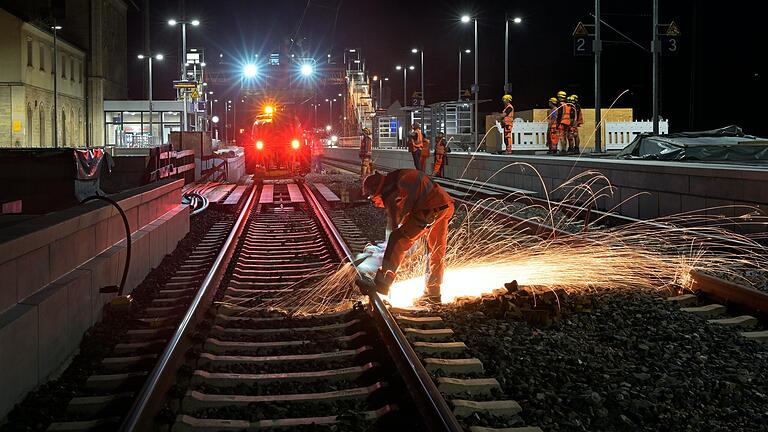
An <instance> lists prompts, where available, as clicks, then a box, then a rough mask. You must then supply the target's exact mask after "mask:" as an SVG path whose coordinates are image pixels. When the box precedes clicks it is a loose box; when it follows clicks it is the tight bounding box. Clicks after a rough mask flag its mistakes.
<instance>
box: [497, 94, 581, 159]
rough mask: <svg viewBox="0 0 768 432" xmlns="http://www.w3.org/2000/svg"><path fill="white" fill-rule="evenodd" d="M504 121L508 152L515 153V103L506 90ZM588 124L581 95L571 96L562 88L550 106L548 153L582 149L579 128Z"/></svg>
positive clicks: (566, 152) (502, 115)
mask: <svg viewBox="0 0 768 432" xmlns="http://www.w3.org/2000/svg"><path fill="white" fill-rule="evenodd" d="M501 102H502V104H503V108H502V111H501V124H502V128H503V130H504V153H505V154H511V153H512V127H513V126H514V121H515V107H514V106H513V105H512V95H509V94H505V95H504V96H502V98H501ZM583 124H584V118H583V116H582V113H581V105H579V97H578V96H577V95H575V94H573V95H570V96H568V95H567V93H566V92H564V91H562V90H560V91H559V92H557V97H552V98H550V99H549V106H548V110H547V149H548V151H547V153H548V154H558V148H560V149H561V150H560V153H561V154H568V153H580V152H581V150H580V148H579V145H580V139H579V128H580V127H581V125H583Z"/></svg>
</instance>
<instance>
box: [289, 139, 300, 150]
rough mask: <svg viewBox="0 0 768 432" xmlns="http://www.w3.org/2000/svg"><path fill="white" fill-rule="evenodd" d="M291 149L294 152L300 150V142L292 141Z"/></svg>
mask: <svg viewBox="0 0 768 432" xmlns="http://www.w3.org/2000/svg"><path fill="white" fill-rule="evenodd" d="M291 147H293V149H294V150H298V149H299V140H297V139H295V140H293V141H291Z"/></svg>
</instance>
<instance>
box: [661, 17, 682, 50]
mask: <svg viewBox="0 0 768 432" xmlns="http://www.w3.org/2000/svg"><path fill="white" fill-rule="evenodd" d="M660 33H661V34H660V35H659V40H660V42H661V54H663V55H675V54H677V53H678V51H680V29H679V28H678V27H677V24H675V22H674V21H672V22H671V23H669V25H668V26H667V29H666V31H663V32H660Z"/></svg>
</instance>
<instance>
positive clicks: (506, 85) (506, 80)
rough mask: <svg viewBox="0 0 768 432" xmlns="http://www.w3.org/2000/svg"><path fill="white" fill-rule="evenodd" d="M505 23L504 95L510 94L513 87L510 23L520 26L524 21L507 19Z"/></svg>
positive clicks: (517, 18) (518, 18)
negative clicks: (510, 58) (510, 71)
mask: <svg viewBox="0 0 768 432" xmlns="http://www.w3.org/2000/svg"><path fill="white" fill-rule="evenodd" d="M504 21H505V22H504V93H510V92H511V91H512V85H511V84H510V82H509V22H510V21H512V22H513V23H515V24H520V23H521V22H523V19H522V18H520V17H514V18H512V19H511V20H510V19H509V18H507V19H506V20H504Z"/></svg>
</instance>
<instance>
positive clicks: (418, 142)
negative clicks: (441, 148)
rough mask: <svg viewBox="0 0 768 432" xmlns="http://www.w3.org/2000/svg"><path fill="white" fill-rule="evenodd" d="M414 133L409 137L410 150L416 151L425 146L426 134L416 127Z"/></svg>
mask: <svg viewBox="0 0 768 432" xmlns="http://www.w3.org/2000/svg"><path fill="white" fill-rule="evenodd" d="M412 133H413V134H414V136H410V137H408V151H410V152H415V151H416V150H421V148H422V147H423V144H422V141H423V140H424V134H423V133H421V129H414V130H413V131H412Z"/></svg>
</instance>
